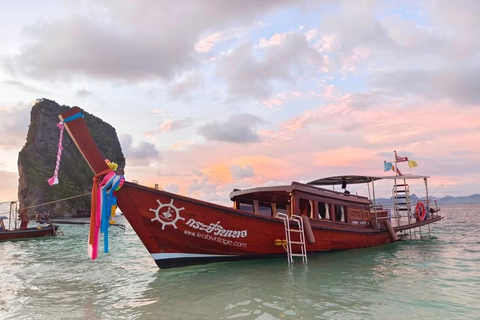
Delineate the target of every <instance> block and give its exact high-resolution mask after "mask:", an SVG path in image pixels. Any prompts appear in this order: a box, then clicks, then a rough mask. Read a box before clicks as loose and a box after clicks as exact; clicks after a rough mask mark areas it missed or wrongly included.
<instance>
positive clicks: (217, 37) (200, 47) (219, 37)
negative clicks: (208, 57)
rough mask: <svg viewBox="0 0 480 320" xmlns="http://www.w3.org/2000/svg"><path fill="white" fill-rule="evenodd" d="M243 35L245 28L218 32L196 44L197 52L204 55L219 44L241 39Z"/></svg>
mask: <svg viewBox="0 0 480 320" xmlns="http://www.w3.org/2000/svg"><path fill="white" fill-rule="evenodd" d="M243 33H244V31H243V28H234V29H230V30H227V31H223V32H216V33H214V34H212V35H209V36H208V37H206V38H203V39H202V40H200V41H198V42H197V43H196V44H195V50H197V51H198V52H202V53H206V52H209V51H210V50H211V49H212V48H213V47H214V46H215V45H216V44H217V43H220V42H223V41H226V40H230V39H234V38H240V37H241V36H242V35H243Z"/></svg>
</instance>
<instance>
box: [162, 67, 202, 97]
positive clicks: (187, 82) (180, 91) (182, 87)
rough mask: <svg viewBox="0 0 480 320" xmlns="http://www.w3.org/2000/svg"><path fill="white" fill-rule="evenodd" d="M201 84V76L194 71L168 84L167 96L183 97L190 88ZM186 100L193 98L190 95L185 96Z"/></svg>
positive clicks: (192, 88)
mask: <svg viewBox="0 0 480 320" xmlns="http://www.w3.org/2000/svg"><path fill="white" fill-rule="evenodd" d="M201 84H202V76H201V75H200V73H194V74H191V75H189V76H187V77H186V78H185V79H183V80H182V81H180V82H177V83H175V84H173V85H171V86H170V88H169V91H168V96H169V97H170V98H171V99H177V98H179V97H185V96H186V95H187V94H188V93H189V92H191V91H192V90H194V89H196V88H198V87H200V86H201ZM186 99H187V100H188V101H191V100H193V98H192V97H187V98H186Z"/></svg>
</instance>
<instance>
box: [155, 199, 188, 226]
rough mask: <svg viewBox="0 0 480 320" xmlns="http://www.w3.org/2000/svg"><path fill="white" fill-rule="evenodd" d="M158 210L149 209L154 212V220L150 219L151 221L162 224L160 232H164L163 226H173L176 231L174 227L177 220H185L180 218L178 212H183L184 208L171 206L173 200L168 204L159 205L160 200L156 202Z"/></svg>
mask: <svg viewBox="0 0 480 320" xmlns="http://www.w3.org/2000/svg"><path fill="white" fill-rule="evenodd" d="M157 202H158V208H157V209H150V211H153V212H155V218H153V219H151V221H155V220H157V221H158V222H160V223H161V224H162V230H165V226H169V225H171V226H173V227H174V228H175V229H177V226H176V225H175V224H176V223H177V221H178V220H185V218H182V217H181V216H180V211H182V210H184V209H185V208H183V207H182V208H177V207H175V206H174V205H173V199H172V201H170V203H168V204H167V203H165V204H163V203H161V202H160V200H157Z"/></svg>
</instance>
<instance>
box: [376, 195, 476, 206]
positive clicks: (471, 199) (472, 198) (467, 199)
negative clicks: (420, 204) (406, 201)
mask: <svg viewBox="0 0 480 320" xmlns="http://www.w3.org/2000/svg"><path fill="white" fill-rule="evenodd" d="M418 199H419V198H418V197H417V196H416V195H415V194H412V195H411V196H410V200H411V203H415V202H417V200H418ZM430 200H437V204H438V205H441V204H461V203H480V194H478V193H476V194H472V195H469V196H462V197H452V196H445V197H443V198H436V197H430ZM376 202H377V203H379V204H381V203H392V198H390V199H387V198H378V199H376Z"/></svg>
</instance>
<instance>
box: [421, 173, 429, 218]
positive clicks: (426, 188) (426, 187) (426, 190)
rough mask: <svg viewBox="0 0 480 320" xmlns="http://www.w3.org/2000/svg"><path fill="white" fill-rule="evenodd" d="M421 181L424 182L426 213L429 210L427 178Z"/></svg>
mask: <svg viewBox="0 0 480 320" xmlns="http://www.w3.org/2000/svg"><path fill="white" fill-rule="evenodd" d="M423 181H425V194H426V198H427V211H428V210H430V200H429V199H428V183H427V178H423Z"/></svg>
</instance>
